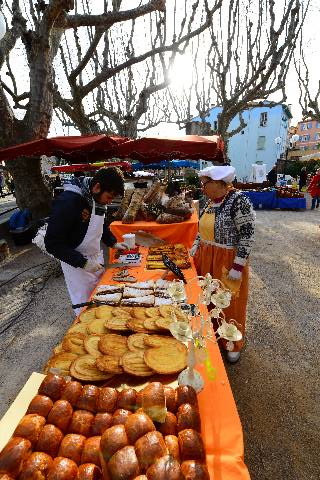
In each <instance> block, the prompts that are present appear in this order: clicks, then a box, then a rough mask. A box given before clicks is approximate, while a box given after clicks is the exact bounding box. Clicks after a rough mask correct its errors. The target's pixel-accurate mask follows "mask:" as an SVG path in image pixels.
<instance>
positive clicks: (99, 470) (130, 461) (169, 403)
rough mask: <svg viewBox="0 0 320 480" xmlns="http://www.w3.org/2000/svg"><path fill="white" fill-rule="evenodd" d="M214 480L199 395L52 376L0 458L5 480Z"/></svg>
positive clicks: (153, 386)
mask: <svg viewBox="0 0 320 480" xmlns="http://www.w3.org/2000/svg"><path fill="white" fill-rule="evenodd" d="M15 478H17V479H18V480H46V479H48V480H100V479H104V480H131V479H132V480H150V479H151V480H162V479H163V480H195V479H197V480H209V478H210V477H209V473H208V470H207V467H206V463H205V448H204V445H203V441H202V438H201V422H200V415H199V410H198V402H197V395H196V393H195V391H194V390H193V389H192V388H191V387H188V386H179V387H177V388H176V389H174V388H172V387H169V386H164V385H162V384H161V383H159V382H153V383H150V384H148V385H147V386H146V387H145V388H144V389H143V390H141V391H139V392H138V391H136V390H135V389H133V388H127V389H124V390H122V391H117V390H116V389H114V388H111V387H97V386H95V385H85V386H83V385H81V383H79V382H77V381H68V380H66V379H65V378H64V377H62V376H59V375H53V374H49V375H47V376H46V377H45V379H44V380H43V382H42V384H41V385H40V387H39V390H38V394H37V395H36V396H35V397H34V398H33V400H32V401H31V403H30V405H29V407H28V410H27V412H26V415H25V416H24V417H23V418H22V420H21V421H20V422H19V424H18V426H17V428H16V429H15V431H14V433H13V436H12V437H11V439H10V440H9V442H8V443H7V445H6V446H5V448H4V449H3V450H2V452H1V453H0V479H1V480H12V479H15Z"/></svg>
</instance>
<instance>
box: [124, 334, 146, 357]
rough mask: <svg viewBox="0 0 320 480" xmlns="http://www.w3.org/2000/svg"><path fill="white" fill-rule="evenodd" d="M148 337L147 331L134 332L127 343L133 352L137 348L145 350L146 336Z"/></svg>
mask: <svg viewBox="0 0 320 480" xmlns="http://www.w3.org/2000/svg"><path fill="white" fill-rule="evenodd" d="M147 337H148V334H147V333H134V334H132V335H129V337H128V341H127V345H128V348H129V350H130V351H131V352H135V351H136V350H140V351H141V350H145V348H146V345H145V343H144V340H145V338H147Z"/></svg>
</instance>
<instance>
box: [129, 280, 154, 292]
mask: <svg viewBox="0 0 320 480" xmlns="http://www.w3.org/2000/svg"><path fill="white" fill-rule="evenodd" d="M153 287H154V281H153V280H146V281H145V282H137V283H136V284H135V286H134V288H141V289H142V290H150V289H151V290H152V289H153Z"/></svg>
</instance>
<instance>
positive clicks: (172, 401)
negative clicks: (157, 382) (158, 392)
mask: <svg viewBox="0 0 320 480" xmlns="http://www.w3.org/2000/svg"><path fill="white" fill-rule="evenodd" d="M163 389H164V396H165V399H166V407H167V410H169V412H172V413H175V412H176V391H175V389H174V388H172V387H168V386H167V385H164V387H163Z"/></svg>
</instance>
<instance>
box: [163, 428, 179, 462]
mask: <svg viewBox="0 0 320 480" xmlns="http://www.w3.org/2000/svg"><path fill="white" fill-rule="evenodd" d="M164 441H165V444H166V446H167V449H168V453H169V455H171V456H172V457H173V458H175V459H176V460H177V461H178V462H179V463H180V450H179V442H178V437H176V436H175V435H166V436H165V437H164Z"/></svg>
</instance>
